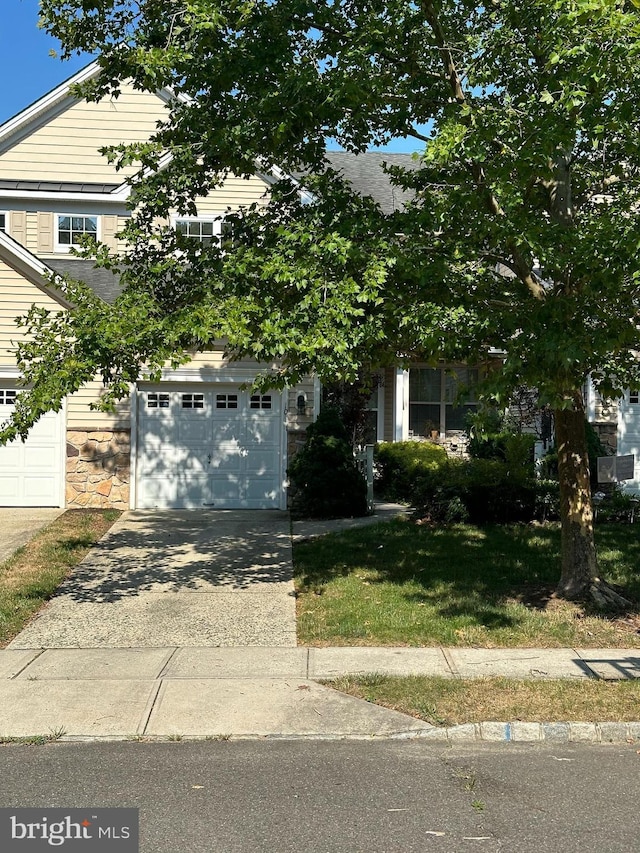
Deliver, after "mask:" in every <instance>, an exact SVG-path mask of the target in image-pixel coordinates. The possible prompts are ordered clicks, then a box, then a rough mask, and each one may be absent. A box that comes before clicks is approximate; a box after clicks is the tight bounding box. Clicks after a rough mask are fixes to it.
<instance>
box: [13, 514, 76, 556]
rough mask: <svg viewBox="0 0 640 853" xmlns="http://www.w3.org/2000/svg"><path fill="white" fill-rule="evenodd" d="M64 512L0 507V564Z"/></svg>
mask: <svg viewBox="0 0 640 853" xmlns="http://www.w3.org/2000/svg"><path fill="white" fill-rule="evenodd" d="M63 512H64V510H63V509H49V508H47V507H45V508H37V507H36V508H35V509H32V508H28V507H4V506H3V507H0V530H2V534H1V535H0V563H3V562H4V561H5V560H8V559H9V557H10V556H11V555H12V554H13V553H14V552H15V551H17V550H18V548H21V547H22V546H23V545H26V544H27V542H28V541H29V540H30V539H31V538H33V537H34V536H35V535H36V533H37V532H38V531H39V530H41V529H42V528H43V527H46V526H47V525H48V524H51V522H52V521H55V519H56V518H57V517H58V516H59V515H61V514H62V513H63Z"/></svg>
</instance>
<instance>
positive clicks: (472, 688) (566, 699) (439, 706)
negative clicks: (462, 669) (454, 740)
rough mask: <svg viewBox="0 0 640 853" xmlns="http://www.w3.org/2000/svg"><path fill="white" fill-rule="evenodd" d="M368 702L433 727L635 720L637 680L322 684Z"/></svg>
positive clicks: (374, 677)
mask: <svg viewBox="0 0 640 853" xmlns="http://www.w3.org/2000/svg"><path fill="white" fill-rule="evenodd" d="M325 683H327V684H330V685H331V686H332V687H335V688H336V689H338V690H341V691H342V692H344V693H349V694H350V695H351V696H358V697H359V698H361V699H366V700H368V701H369V702H375V703H376V704H378V705H384V706H385V707H387V708H392V709H393V710H395V711H402V712H403V713H405V714H410V715H411V716H413V717H418V718H419V719H421V720H426V721H427V722H428V723H431V724H432V725H434V726H455V725H459V724H462V723H481V722H485V721H491V720H495V721H497V722H516V721H524V722H530V723H543V722H548V721H553V722H571V721H576V720H580V721H581V722H587V723H588V722H594V723H595V722H600V723H605V722H615V723H622V722H635V721H636V720H637V719H638V716H639V714H638V707H639V706H640V682H638V681H618V682H610V681H597V680H584V681H583V680H580V681H572V680H570V679H563V680H557V681H556V680H553V681H534V680H529V681H525V680H516V679H510V678H477V679H464V680H460V679H453V678H439V677H426V676H418V675H416V676H409V677H404V678H400V677H397V676H383V675H379V674H375V673H373V674H371V675H362V676H358V677H356V676H353V677H352V676H345V677H343V678H338V679H335V680H334V681H331V682H325Z"/></svg>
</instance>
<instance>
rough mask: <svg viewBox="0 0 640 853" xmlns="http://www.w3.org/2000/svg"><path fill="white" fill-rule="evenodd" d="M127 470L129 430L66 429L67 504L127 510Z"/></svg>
mask: <svg viewBox="0 0 640 853" xmlns="http://www.w3.org/2000/svg"><path fill="white" fill-rule="evenodd" d="M130 471H131V434H130V432H129V430H124V429H123V430H106V429H102V430H95V431H92V430H79V429H78V430H75V429H71V430H68V431H67V478H66V502H67V506H68V507H70V508H73V507H100V508H109V507H112V508H114V509H128V508H129V482H130Z"/></svg>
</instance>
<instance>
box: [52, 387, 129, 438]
mask: <svg viewBox="0 0 640 853" xmlns="http://www.w3.org/2000/svg"><path fill="white" fill-rule="evenodd" d="M101 393H102V382H100V380H98V379H96V380H95V381H93V382H88V383H87V384H86V385H84V386H83V387H82V388H81V389H80V390H79V391H77V392H76V393H75V394H72V395H71V396H70V397H67V428H68V429H129V427H130V426H131V410H130V405H131V403H130V400H129V398H128V397H127V398H126V399H124V400H121V401H120V403H119V404H118V405H117V408H116V411H115V412H98V411H95V409H92V408H91V403H97V402H98V401H99V399H100V395H101Z"/></svg>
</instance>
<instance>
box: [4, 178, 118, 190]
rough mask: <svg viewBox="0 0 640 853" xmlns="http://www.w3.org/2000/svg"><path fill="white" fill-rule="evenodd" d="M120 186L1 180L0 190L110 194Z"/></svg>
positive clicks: (78, 182) (76, 182)
mask: <svg viewBox="0 0 640 853" xmlns="http://www.w3.org/2000/svg"><path fill="white" fill-rule="evenodd" d="M121 186H122V184H121V183H120V184H90V183H86V182H85V181H83V182H80V181H22V180H13V179H7V178H3V179H2V180H0V190H14V191H18V192H19V191H20V190H23V191H26V192H48V193H112V192H114V191H115V190H117V189H118V187H121Z"/></svg>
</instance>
